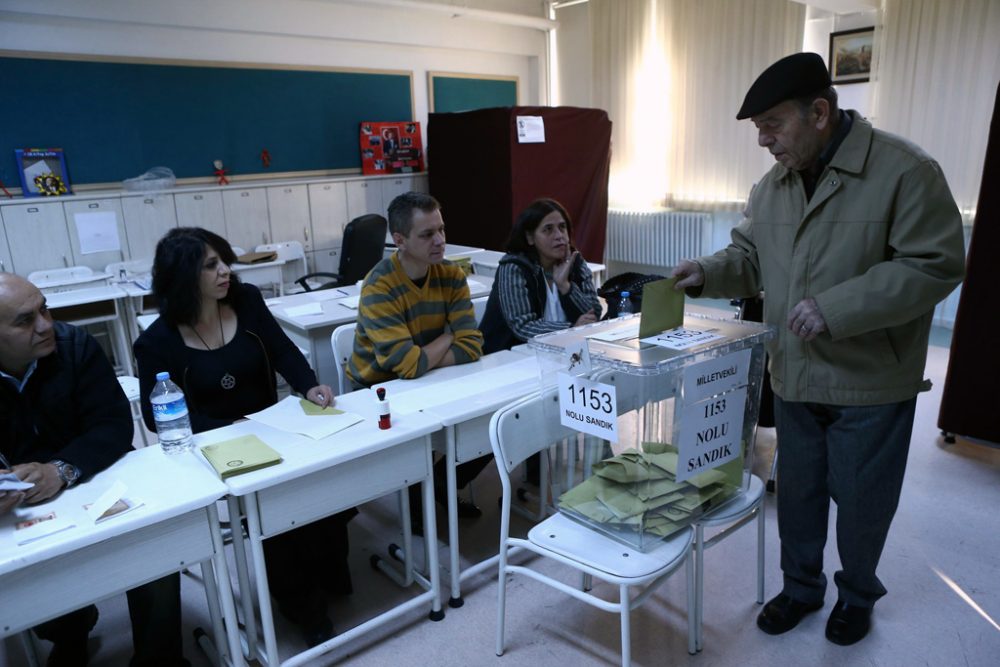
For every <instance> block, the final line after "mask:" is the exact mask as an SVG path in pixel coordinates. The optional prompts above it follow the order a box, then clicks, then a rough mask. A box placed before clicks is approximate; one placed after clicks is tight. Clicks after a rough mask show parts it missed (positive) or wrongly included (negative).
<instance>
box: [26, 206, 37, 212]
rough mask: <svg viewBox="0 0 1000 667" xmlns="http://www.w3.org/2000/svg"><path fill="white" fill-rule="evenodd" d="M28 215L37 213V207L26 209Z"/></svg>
mask: <svg viewBox="0 0 1000 667" xmlns="http://www.w3.org/2000/svg"><path fill="white" fill-rule="evenodd" d="M28 213H38V207H37V206H32V207H30V208H29V209H28Z"/></svg>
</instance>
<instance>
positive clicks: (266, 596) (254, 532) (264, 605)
mask: <svg viewBox="0 0 1000 667" xmlns="http://www.w3.org/2000/svg"><path fill="white" fill-rule="evenodd" d="M243 508H244V509H245V510H246V514H247V533H248V536H249V539H250V556H251V559H252V560H253V573H254V578H255V579H256V581H257V608H258V609H260V628H261V633H262V634H263V635H264V652H265V655H264V656H263V657H264V658H265V660H266V662H267V664H268V665H269V666H271V667H277V666H278V665H279V664H280V662H279V660H278V640H277V637H276V636H275V633H274V615H273V614H274V611H273V610H272V609H271V589H270V588H269V587H268V585H267V565H266V563H265V561H264V542H263V540H262V539H261V527H260V514H259V512H258V509H257V498H256V497H255V495H254V494H251V495H249V496H246V497H244V499H243Z"/></svg>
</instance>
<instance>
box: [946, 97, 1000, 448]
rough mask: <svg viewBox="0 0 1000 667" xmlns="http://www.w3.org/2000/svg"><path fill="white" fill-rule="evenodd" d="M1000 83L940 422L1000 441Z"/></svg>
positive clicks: (960, 432) (966, 433)
mask: <svg viewBox="0 0 1000 667" xmlns="http://www.w3.org/2000/svg"><path fill="white" fill-rule="evenodd" d="M997 183H1000V87H998V88H997V99H996V105H995V106H994V109H993V122H992V124H991V126H990V135H989V143H988V144H987V146H986V163H985V164H984V166H983V181H982V186H981V187H980V190H979V204H978V206H977V207H976V221H975V224H974V225H973V228H972V241H971V243H970V244H969V256H968V258H967V259H966V274H965V284H964V285H963V286H962V296H961V299H960V300H959V303H958V315H957V317H956V318H955V330H954V332H953V334H952V338H951V356H950V357H949V361H948V375H947V377H946V378H945V384H944V395H943V397H942V398H941V412H940V413H939V415H938V427H940V428H941V429H942V430H944V431H948V432H949V433H955V434H958V435H964V436H968V437H971V438H978V439H980V440H987V441H989V442H994V443H1000V420H998V419H997V414H1000V390H998V389H997V376H996V372H995V371H996V369H998V368H1000V346H998V345H997V341H996V335H997V334H996V332H997V331H998V330H1000V309H998V308H997V305H996V303H997V289H998V288H997V286H998V285H1000V270H998V269H997V262H996V252H997V248H1000V190H998V189H997V187H996V184H997Z"/></svg>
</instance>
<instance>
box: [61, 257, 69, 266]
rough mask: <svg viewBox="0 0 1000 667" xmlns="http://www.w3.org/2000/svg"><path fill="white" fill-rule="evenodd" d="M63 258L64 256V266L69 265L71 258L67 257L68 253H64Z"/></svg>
mask: <svg viewBox="0 0 1000 667" xmlns="http://www.w3.org/2000/svg"><path fill="white" fill-rule="evenodd" d="M62 258H63V266H69V260H68V259H66V255H63V256H62Z"/></svg>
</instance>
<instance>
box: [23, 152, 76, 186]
mask: <svg viewBox="0 0 1000 667" xmlns="http://www.w3.org/2000/svg"><path fill="white" fill-rule="evenodd" d="M14 157H15V158H17V169H18V173H19V174H20V176H21V194H23V195H24V196H25V197H58V196H59V195H66V194H71V193H70V189H69V176H68V175H67V173H66V156H65V155H63V150H62V149H61V148H15V149H14Z"/></svg>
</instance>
